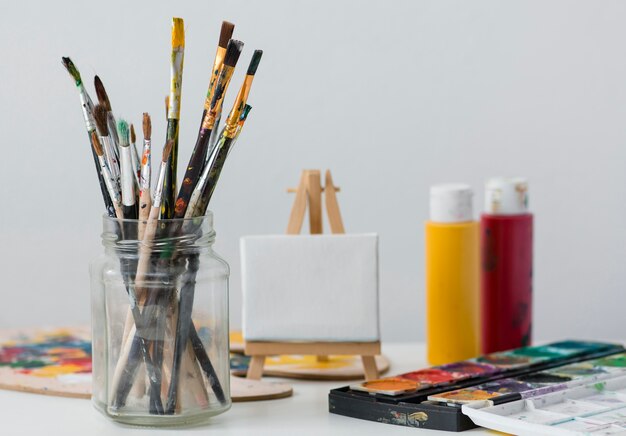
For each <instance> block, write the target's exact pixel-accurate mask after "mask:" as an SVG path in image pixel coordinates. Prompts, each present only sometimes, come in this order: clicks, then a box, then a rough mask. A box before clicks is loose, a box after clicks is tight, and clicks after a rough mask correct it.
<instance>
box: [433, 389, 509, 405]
mask: <svg viewBox="0 0 626 436" xmlns="http://www.w3.org/2000/svg"><path fill="white" fill-rule="evenodd" d="M500 395H502V394H498V393H496V392H488V391H484V390H482V389H476V388H467V389H457V390H455V391H450V392H442V393H440V394H436V395H430V396H429V397H428V399H429V400H431V401H439V402H445V403H455V404H465V403H471V402H473V401H484V400H489V399H491V398H495V397H498V396H500Z"/></svg>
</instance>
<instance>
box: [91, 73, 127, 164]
mask: <svg viewBox="0 0 626 436" xmlns="http://www.w3.org/2000/svg"><path fill="white" fill-rule="evenodd" d="M93 84H94V87H95V88H96V95H97V96H98V103H100V104H101V105H103V106H104V107H105V108H106V110H107V123H108V125H109V134H110V135H111V140H112V141H113V144H115V147H114V150H115V157H116V159H117V161H118V162H119V160H120V155H119V150H118V148H117V147H118V146H119V143H120V141H119V138H118V137H117V123H116V122H115V117H114V116H113V109H111V100H109V95H108V94H107V92H106V89H104V84H103V83H102V80H100V77H98V76H95V77H94V78H93Z"/></svg>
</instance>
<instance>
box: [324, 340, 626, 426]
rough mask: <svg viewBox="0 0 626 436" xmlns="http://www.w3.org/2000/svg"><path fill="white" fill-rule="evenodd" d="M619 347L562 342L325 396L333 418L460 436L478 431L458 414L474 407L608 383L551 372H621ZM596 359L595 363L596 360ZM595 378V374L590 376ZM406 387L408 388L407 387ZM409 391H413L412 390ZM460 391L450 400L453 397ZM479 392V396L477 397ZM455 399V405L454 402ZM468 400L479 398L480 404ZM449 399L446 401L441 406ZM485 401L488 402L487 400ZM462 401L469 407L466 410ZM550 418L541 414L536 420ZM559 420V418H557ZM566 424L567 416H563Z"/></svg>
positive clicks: (603, 374)
mask: <svg viewBox="0 0 626 436" xmlns="http://www.w3.org/2000/svg"><path fill="white" fill-rule="evenodd" d="M624 351H625V350H624V347H622V346H621V345H616V344H610V343H601V342H589V341H573V340H569V341H560V342H555V343H551V344H548V345H541V346H537V347H524V348H522V349H517V350H509V351H504V352H498V353H491V354H489V355H486V356H479V357H477V358H474V359H470V360H466V361H462V362H456V363H451V364H446V365H439V366H435V367H431V368H424V369H420V370H416V371H412V372H407V373H404V374H400V375H397V376H394V377H387V378H383V379H381V380H382V381H376V382H377V383H373V384H369V385H363V384H362V383H361V384H356V385H354V386H344V387H341V388H337V389H333V390H331V391H330V393H329V411H330V412H331V413H335V414H339V415H344V416H349V417H353V418H358V419H365V420H370V421H376V422H382V423H388V424H394V425H401V426H406V427H416V428H427V429H435V430H449V431H463V430H467V429H470V428H474V427H476V424H475V423H474V422H472V420H471V419H470V418H469V417H468V416H466V415H464V414H463V413H462V409H463V408H465V407H468V406H470V405H472V406H473V405H475V404H490V405H492V406H494V405H501V404H508V403H511V402H517V401H519V400H529V399H532V398H536V397H541V396H545V395H550V393H554V392H555V391H556V392H562V391H566V390H568V389H569V388H570V386H574V385H578V386H580V385H581V384H584V383H586V382H590V381H594V382H597V380H599V379H601V378H603V377H604V378H606V377H611V376H612V375H614V374H615V372H612V371H604V372H602V371H596V372H595V373H594V374H593V375H588V376H580V375H575V376H567V375H560V374H553V373H552V372H550V371H551V370H553V369H554V368H558V367H563V366H566V365H570V364H576V363H579V362H585V361H591V362H590V363H589V364H588V365H587V366H589V367H591V368H594V367H599V366H600V365H599V364H598V363H597V361H601V360H602V359H607V360H610V361H611V362H615V363H614V365H615V366H614V369H615V368H616V369H619V368H620V366H619V364H620V357H619V356H620V355H622V354H624ZM594 359H595V360H594ZM592 372H593V371H592ZM390 379H394V380H398V379H400V380H405V381H412V382H415V383H416V385H417V387H416V388H415V389H412V388H411V389H412V390H411V389H406V390H404V391H403V390H402V389H388V388H389V387H390V386H393V383H398V386H400V382H398V381H396V382H393V383H391V384H390V385H389V386H387V385H386V383H387V381H389V380H390ZM407 386H408V385H407ZM412 386H413V385H412ZM459 390H460V391H461V392H456V393H454V394H452V393H451V392H452V391H459ZM478 391H482V392H478ZM454 396H457V398H455V399H453V398H452V397H454ZM472 396H474V397H481V398H480V399H479V401H475V400H472ZM446 397H448V399H447V400H442V399H443V398H446ZM484 397H488V399H485V398H484ZM466 398H469V399H470V400H471V401H470V403H468V404H465V403H466V402H467V401H466ZM546 414H552V415H554V413H551V412H548V411H541V413H538V414H537V416H536V418H537V419H539V415H542V417H544V418H545V416H546ZM557 415H558V414H557ZM566 419H569V418H567V415H566Z"/></svg>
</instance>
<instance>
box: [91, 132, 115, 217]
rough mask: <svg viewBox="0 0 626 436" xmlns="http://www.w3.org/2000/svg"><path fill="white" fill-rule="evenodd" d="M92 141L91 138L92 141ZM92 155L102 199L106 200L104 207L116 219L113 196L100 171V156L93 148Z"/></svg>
mask: <svg viewBox="0 0 626 436" xmlns="http://www.w3.org/2000/svg"><path fill="white" fill-rule="evenodd" d="M89 140H90V141H91V136H90V139H89ZM91 154H92V155H93V162H94V163H95V164H96V172H97V173H98V183H99V184H100V191H102V199H103V200H104V207H105V208H106V210H107V215H108V216H110V217H112V218H115V216H116V215H115V208H114V207H113V200H111V196H110V195H109V191H108V190H107V187H106V183H105V182H104V176H103V175H102V171H100V162H99V161H98V155H97V154H96V151H95V150H94V149H93V147H91Z"/></svg>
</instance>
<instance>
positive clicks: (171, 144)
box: [162, 139, 174, 162]
mask: <svg viewBox="0 0 626 436" xmlns="http://www.w3.org/2000/svg"><path fill="white" fill-rule="evenodd" d="M172 147H174V140H173V139H170V140H169V141H167V143H166V144H165V147H163V160H162V161H163V162H167V160H168V159H169V157H170V153H171V152H172Z"/></svg>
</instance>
